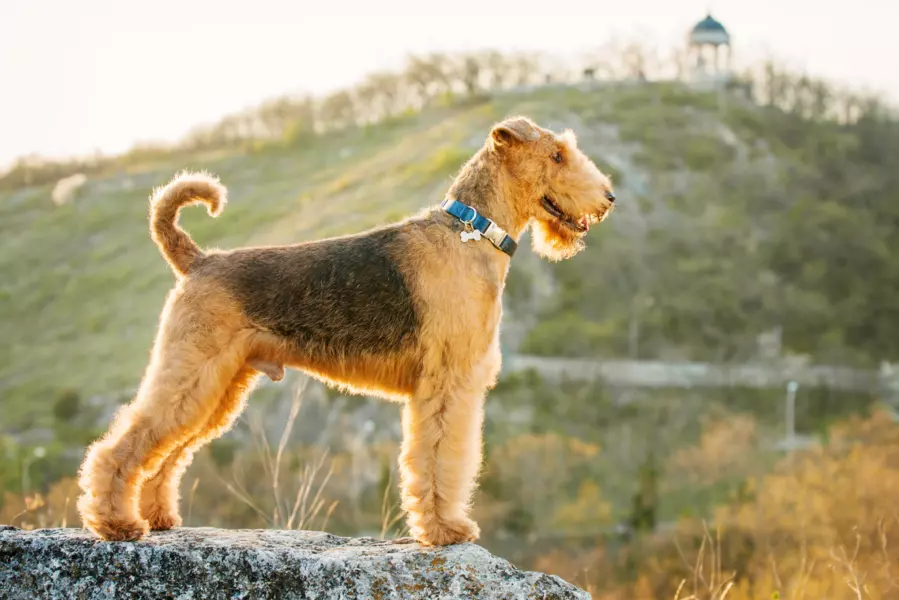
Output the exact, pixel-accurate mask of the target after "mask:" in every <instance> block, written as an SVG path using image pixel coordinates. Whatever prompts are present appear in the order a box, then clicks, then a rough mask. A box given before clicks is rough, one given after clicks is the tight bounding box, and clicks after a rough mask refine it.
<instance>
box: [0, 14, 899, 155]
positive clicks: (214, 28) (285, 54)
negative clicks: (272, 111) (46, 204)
mask: <svg viewBox="0 0 899 600" xmlns="http://www.w3.org/2000/svg"><path fill="white" fill-rule="evenodd" d="M709 10H711V12H712V14H713V15H714V16H715V17H716V18H717V19H719V20H720V21H721V22H722V23H723V24H724V25H725V26H726V27H727V28H728V30H729V32H730V33H731V36H732V43H733V52H734V58H735V60H736V61H737V62H738V63H739V64H750V63H752V62H755V61H758V60H762V59H764V58H766V57H769V56H771V57H776V58H778V59H780V60H781V61H782V62H784V63H785V64H787V65H788V66H790V67H792V68H795V69H802V70H806V71H808V72H810V73H811V74H814V75H818V76H823V77H826V78H828V79H831V80H834V81H839V82H841V83H844V84H846V85H849V86H851V87H854V88H856V89H859V90H872V91H878V92H881V93H884V94H886V95H887V97H888V98H889V99H890V100H891V101H893V102H894V103H896V102H897V100H899V67H897V66H896V62H895V61H896V59H897V58H899V34H897V33H896V26H897V25H899V3H896V2H889V1H887V0H855V1H854V2H840V3H836V2H834V1H833V0H623V1H621V2H610V1H606V0H591V1H583V0H564V1H559V0H556V1H547V0H543V1H541V2H528V1H524V0H517V1H512V0H448V1H446V2H427V1H426V0H375V1H365V2H363V1H356V2H351V1H347V0H316V1H315V2H309V1H301V0H252V1H248V0H244V1H235V0H155V1H154V2H129V1H123V0H0V166H2V165H5V164H8V163H9V162H10V161H11V160H12V159H13V158H15V157H16V156H20V155H23V154H29V153H38V154H41V155H44V156H52V157H58V156H67V155H73V154H83V153H90V152H93V151H95V150H100V151H103V152H107V153H108V152H118V151H122V150H125V149H127V148H128V147H130V146H131V145H132V144H134V143H135V142H136V141H169V140H174V139H177V138H178V137H180V136H181V135H183V134H184V133H186V132H187V130H189V129H190V128H191V127H192V126H194V125H197V124H200V123H209V122H213V121H215V120H216V119H217V118H219V117H221V116H223V115H225V114H227V113H230V112H234V111H236V110H240V109H243V108H246V107H248V106H252V105H254V104H257V103H259V102H260V101H262V100H264V99H266V98H270V97H273V96H277V95H280V94H283V93H287V92H300V91H308V92H315V93H320V92H324V91H328V90H331V89H335V88H337V87H340V86H343V85H347V84H351V83H353V82H355V81H357V80H359V79H361V78H362V77H363V76H364V75H365V74H367V73H369V72H371V71H373V70H379V69H385V68H398V67H399V66H401V65H402V63H403V60H404V58H405V57H406V56H407V55H408V54H410V53H425V52H430V51H454V50H460V51H464V50H477V49H485V48H496V49H500V50H535V51H545V52H549V53H552V54H557V55H574V54H582V53H586V52H589V51H590V50H591V49H595V48H599V47H600V46H602V45H603V44H604V43H606V42H608V41H610V40H613V39H617V40H642V41H645V42H646V43H648V44H650V45H655V46H657V47H659V48H662V49H667V48H670V47H672V46H674V45H679V44H682V43H683V41H684V38H685V32H686V31H687V30H688V29H689V28H690V27H691V26H692V25H693V24H694V23H695V22H697V21H698V20H700V19H701V18H702V17H704V16H705V14H706V12H707V11H709ZM884 65H887V66H884Z"/></svg>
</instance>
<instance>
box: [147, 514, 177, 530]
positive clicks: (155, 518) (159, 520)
mask: <svg viewBox="0 0 899 600" xmlns="http://www.w3.org/2000/svg"><path fill="white" fill-rule="evenodd" d="M144 516H145V517H146V518H147V522H149V524H150V529H152V530H153V531H166V530H168V529H174V528H175V527H181V517H180V516H178V515H173V514H169V513H165V512H161V511H160V512H152V513H150V514H147V515H144Z"/></svg>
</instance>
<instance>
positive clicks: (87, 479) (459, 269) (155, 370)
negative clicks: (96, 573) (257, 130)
mask: <svg viewBox="0 0 899 600" xmlns="http://www.w3.org/2000/svg"><path fill="white" fill-rule="evenodd" d="M448 195H449V196H451V197H454V198H456V199H458V200H459V201H461V202H464V203H467V204H469V205H471V206H474V207H475V208H476V209H477V210H478V211H479V212H480V213H482V214H484V215H486V216H487V217H489V218H491V219H493V220H494V221H495V222H496V223H497V224H498V225H499V226H500V227H502V228H503V229H505V230H506V231H507V232H508V233H509V235H511V236H512V237H514V238H515V239H518V238H519V237H520V236H521V234H522V232H523V231H524V230H525V228H527V227H528V226H529V225H531V226H532V233H533V237H534V248H535V249H536V250H537V251H538V252H539V253H540V254H542V255H544V256H546V257H547V258H550V259H554V260H557V259H561V258H567V257H569V256H572V255H574V254H575V253H576V252H577V251H579V250H580V249H581V248H582V247H583V236H584V233H585V231H586V228H587V225H589V223H591V222H596V221H599V220H601V219H602V218H604V217H605V215H606V214H607V213H608V212H609V211H610V210H611V208H612V199H611V188H610V183H609V180H608V178H606V176H605V175H603V174H602V173H601V172H600V171H599V170H598V169H597V168H596V166H595V165H593V163H592V162H591V161H590V160H589V159H588V158H587V157H586V156H585V155H584V154H582V153H581V152H580V151H579V150H578V149H577V145H576V142H575V140H574V136H573V134H571V133H570V132H568V133H565V134H562V135H556V134H554V133H552V132H550V131H547V130H544V129H541V128H539V127H537V126H536V125H535V124H534V123H533V122H531V121H530V120H528V119H525V118H522V117H516V118H512V119H508V120H506V121H503V122H502V123H499V124H497V125H496V126H495V127H494V128H493V130H492V131H491V134H490V137H489V138H488V139H487V142H486V143H485V145H484V147H483V148H482V149H481V150H479V151H478V152H477V153H476V154H475V155H474V156H473V157H472V158H471V160H469V161H468V163H467V164H466V165H465V166H464V167H463V168H462V171H461V173H460V174H459V176H458V177H457V179H456V181H455V182H454V183H453V185H452V187H451V189H450V190H449V192H448ZM225 197H226V195H225V190H224V188H223V187H222V186H221V185H220V184H219V183H218V181H217V180H216V179H214V178H212V177H210V176H208V175H202V174H181V175H179V176H178V177H176V178H175V179H174V180H173V181H172V183H170V184H169V185H167V186H165V187H164V188H162V189H161V190H159V191H157V192H156V193H155V195H154V197H153V200H152V203H151V206H152V215H151V223H152V225H151V229H152V236H153V239H154V240H155V241H156V243H157V244H158V245H159V247H160V249H161V250H162V253H163V255H164V256H165V257H166V259H167V260H168V261H169V263H170V264H171V265H172V268H173V269H174V270H175V272H176V273H177V274H178V275H179V280H178V283H177V284H176V285H175V287H174V289H173V290H172V292H171V293H170V294H169V298H168V301H167V302H166V305H165V308H164V310H163V312H162V316H161V319H160V327H159V332H158V335H157V338H156V342H155V345H154V348H153V354H152V358H151V361H150V365H149V367H148V368H147V372H146V374H145V376H144V380H143V382H142V383H141V386H140V390H139V392H138V394H137V397H136V398H135V399H134V400H133V402H132V403H131V404H129V405H128V406H126V407H124V408H123V409H122V410H121V411H120V412H119V414H118V415H117V417H116V419H115V422H114V423H113V425H112V427H111V428H110V430H109V432H108V433H107V434H106V435H104V436H103V437H102V438H101V439H100V440H98V441H97V442H95V443H94V444H93V445H92V446H91V447H90V449H89V450H88V453H87V456H86V458H85V461H84V464H83V466H82V469H81V476H80V485H81V488H82V490H83V492H84V494H83V495H82V496H81V498H80V499H79V501H78V509H79V511H80V513H81V515H82V518H83V520H84V523H85V525H86V526H87V527H88V528H90V529H91V530H93V531H94V532H96V533H97V534H99V535H100V536H102V537H104V538H106V539H110V540H132V539H137V538H139V537H141V536H142V535H143V534H144V533H146V532H147V531H148V529H168V528H171V527H175V526H178V525H179V524H180V522H181V519H180V517H179V515H178V486H179V481H180V478H181V476H182V475H183V473H184V471H185V469H186V468H187V466H188V465H189V464H190V461H191V459H192V457H193V454H194V452H195V451H196V450H197V449H198V448H199V447H201V446H202V445H203V444H205V443H207V442H209V441H210V440H212V439H214V438H216V437H218V436H219V435H221V434H222V433H223V432H225V431H226V430H227V429H228V428H229V427H230V426H231V424H232V423H233V421H234V419H235V418H236V417H237V415H238V414H239V413H240V411H241V410H242V408H243V406H244V403H245V397H246V393H247V391H248V389H249V388H250V387H251V385H252V383H253V380H254V379H255V378H256V377H257V376H258V375H259V373H265V374H266V375H269V376H270V377H271V378H272V379H280V378H281V376H282V375H283V368H284V366H288V367H293V368H296V369H300V370H303V371H305V372H307V373H309V374H311V375H313V376H315V377H317V378H319V379H321V380H323V381H325V382H328V383H330V384H332V385H336V386H339V387H340V388H342V389H345V390H348V391H351V392H356V393H365V394H375V395H379V396H382V397H385V398H390V399H394V400H398V401H401V402H402V403H403V417H402V418H403V445H402V450H401V453H400V472H401V475H402V497H403V506H404V508H405V510H406V511H407V513H408V521H409V526H410V530H411V532H412V535H413V536H414V537H415V538H416V539H418V540H419V541H421V542H423V543H426V544H436V545H442V544H452V543H456V542H462V541H467V540H473V539H476V538H477V537H478V535H479V530H478V526H477V525H476V524H475V523H474V522H473V521H472V520H471V519H470V518H469V516H468V514H469V502H470V500H471V496H472V492H473V490H474V488H475V485H476V479H477V474H478V470H479V468H480V463H481V426H482V423H483V416H484V409H483V402H484V396H485V393H486V391H487V390H488V389H489V388H491V387H492V386H493V384H494V383H495V381H496V377H497V374H498V373H499V370H500V351H499V323H500V319H501V315H502V303H501V295H502V291H503V287H504V285H505V278H506V274H507V272H508V268H509V257H508V255H506V254H504V253H503V252H501V251H499V250H498V249H496V248H495V247H493V246H492V245H491V244H490V242H488V241H487V240H486V239H483V240H481V241H479V242H474V243H471V242H470V243H465V244H463V243H462V242H461V241H460V239H459V233H460V231H462V227H463V226H462V225H461V223H460V222H459V221H457V220H456V219H454V218H453V217H451V216H449V215H447V214H446V213H444V212H443V211H441V210H439V208H437V207H433V208H431V209H428V210H426V211H424V212H422V213H421V214H419V215H418V216H416V217H413V218H410V219H407V220H405V221H403V222H400V223H397V224H394V225H390V226H388V227H384V228H380V229H376V230H373V231H369V232H365V233H361V234H357V235H352V236H344V237H340V238H334V239H330V240H322V241H318V242H311V243H305V244H295V245H291V246H282V247H273V248H245V249H238V250H232V251H225V252H210V253H208V254H206V253H203V252H202V251H201V250H200V249H199V248H198V247H197V246H196V244H194V242H193V241H192V240H191V238H190V236H188V235H187V233H185V232H184V231H183V230H181V229H179V228H178V227H177V224H176V219H177V214H178V210H179V208H180V207H181V206H184V205H185V204H188V203H191V202H197V201H199V202H205V203H206V204H207V206H208V208H209V212H210V214H217V213H218V212H219V211H220V210H221V208H222V206H223V204H224V202H225ZM548 200H551V204H550V205H549V206H550V207H551V210H552V211H555V212H556V213H558V212H559V211H562V213H560V214H556V215H554V214H553V213H552V212H550V209H547V208H546V207H547V204H546V202H547V201H548ZM566 223H567V224H566Z"/></svg>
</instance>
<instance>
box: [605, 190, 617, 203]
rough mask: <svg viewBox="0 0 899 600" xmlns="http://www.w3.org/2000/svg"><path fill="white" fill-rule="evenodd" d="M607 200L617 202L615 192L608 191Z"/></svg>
mask: <svg viewBox="0 0 899 600" xmlns="http://www.w3.org/2000/svg"><path fill="white" fill-rule="evenodd" d="M606 200H608V201H609V202H615V192H606Z"/></svg>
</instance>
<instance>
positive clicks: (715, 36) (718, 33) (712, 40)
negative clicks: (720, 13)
mask: <svg viewBox="0 0 899 600" xmlns="http://www.w3.org/2000/svg"><path fill="white" fill-rule="evenodd" d="M690 43H691V44H714V45H719V44H729V43H730V34H728V33H727V29H725V28H724V25H722V24H721V22H720V21H718V20H717V19H715V18H714V17H713V16H712V15H711V14H707V15H706V17H705V18H704V19H703V20H702V21H700V22H699V23H697V24H696V25H694V26H693V29H692V30H691V31H690Z"/></svg>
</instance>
